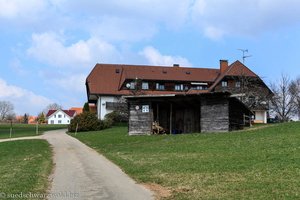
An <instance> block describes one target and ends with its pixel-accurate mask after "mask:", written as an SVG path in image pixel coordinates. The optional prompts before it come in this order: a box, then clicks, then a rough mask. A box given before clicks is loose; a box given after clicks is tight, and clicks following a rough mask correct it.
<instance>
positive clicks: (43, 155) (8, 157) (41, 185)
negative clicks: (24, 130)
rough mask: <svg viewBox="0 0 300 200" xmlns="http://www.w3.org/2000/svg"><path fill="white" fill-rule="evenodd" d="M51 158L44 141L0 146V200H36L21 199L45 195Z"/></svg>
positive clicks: (7, 143) (18, 142)
mask: <svg viewBox="0 0 300 200" xmlns="http://www.w3.org/2000/svg"><path fill="white" fill-rule="evenodd" d="M51 157H52V153H51V148H50V146H49V144H48V143H47V142H46V141H44V140H26V141H12V142H3V143H0V163H1V165H0V177H1V178H0V199H37V198H29V197H28V196H27V197H28V198H27V197H26V196H24V195H29V194H30V193H32V194H46V192H47V189H48V186H49V185H48V184H49V181H48V176H49V175H50V173H51V170H52V167H53V163H52V159H51ZM12 195H23V198H19V197H20V196H14V197H13V196H12ZM9 197H11V198H9ZM39 199H41V198H39Z"/></svg>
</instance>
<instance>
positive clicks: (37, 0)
mask: <svg viewBox="0 0 300 200" xmlns="http://www.w3.org/2000/svg"><path fill="white" fill-rule="evenodd" d="M46 6H47V5H46V2H45V1H44V0H26V1H24V0H1V1H0V18H4V19H16V18H21V19H22V18H31V17H34V16H35V17H38V14H39V13H41V12H42V11H43V10H45V9H46Z"/></svg>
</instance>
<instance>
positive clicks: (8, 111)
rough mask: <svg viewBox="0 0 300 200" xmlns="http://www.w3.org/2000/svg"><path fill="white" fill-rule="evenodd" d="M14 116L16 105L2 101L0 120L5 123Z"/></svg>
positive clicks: (0, 102)
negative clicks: (9, 117)
mask: <svg viewBox="0 0 300 200" xmlns="http://www.w3.org/2000/svg"><path fill="white" fill-rule="evenodd" d="M13 114H14V105H13V104H12V103H11V102H9V101H0V120H1V121H3V120H5V119H7V117H8V116H10V115H13Z"/></svg>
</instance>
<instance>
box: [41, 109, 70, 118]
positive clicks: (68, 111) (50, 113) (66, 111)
mask: <svg viewBox="0 0 300 200" xmlns="http://www.w3.org/2000/svg"><path fill="white" fill-rule="evenodd" d="M56 111H58V110H49V111H48V113H47V115H46V117H50V116H51V115H53V114H54V113H55V112H56ZM61 111H63V112H64V113H66V114H67V115H68V116H69V117H74V116H75V114H76V111H75V110H61Z"/></svg>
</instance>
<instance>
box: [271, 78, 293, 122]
mask: <svg viewBox="0 0 300 200" xmlns="http://www.w3.org/2000/svg"><path fill="white" fill-rule="evenodd" d="M271 89H272V91H273V93H274V96H273V98H272V100H271V103H272V111H273V112H274V113H275V114H276V115H277V116H278V117H279V119H280V120H281V121H283V122H286V121H289V120H290V119H291V117H292V116H293V114H295V108H296V105H295V97H296V96H295V93H294V92H293V84H292V81H291V79H290V78H289V76H287V75H284V74H282V75H281V78H280V80H279V81H278V82H276V83H272V84H271Z"/></svg>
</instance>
